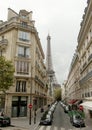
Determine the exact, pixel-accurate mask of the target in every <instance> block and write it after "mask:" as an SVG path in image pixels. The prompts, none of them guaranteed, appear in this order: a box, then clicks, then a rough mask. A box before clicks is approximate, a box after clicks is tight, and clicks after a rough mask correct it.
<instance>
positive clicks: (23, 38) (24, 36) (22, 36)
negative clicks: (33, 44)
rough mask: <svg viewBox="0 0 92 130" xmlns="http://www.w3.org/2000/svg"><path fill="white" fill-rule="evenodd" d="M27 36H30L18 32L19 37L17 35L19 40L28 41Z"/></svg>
mask: <svg viewBox="0 0 92 130" xmlns="http://www.w3.org/2000/svg"><path fill="white" fill-rule="evenodd" d="M29 36H30V35H29V33H28V32H23V31H19V35H18V38H19V40H22V41H29V40H30V37H29Z"/></svg>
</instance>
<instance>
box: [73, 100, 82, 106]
mask: <svg viewBox="0 0 92 130" xmlns="http://www.w3.org/2000/svg"><path fill="white" fill-rule="evenodd" d="M81 103H82V100H77V101H76V102H75V103H74V104H75V105H79V104H81Z"/></svg>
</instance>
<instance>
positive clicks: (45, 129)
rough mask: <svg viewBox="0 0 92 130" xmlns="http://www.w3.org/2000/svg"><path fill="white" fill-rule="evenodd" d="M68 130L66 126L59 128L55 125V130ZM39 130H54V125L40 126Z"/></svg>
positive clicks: (76, 129)
mask: <svg viewBox="0 0 92 130" xmlns="http://www.w3.org/2000/svg"><path fill="white" fill-rule="evenodd" d="M58 129H59V130H66V129H65V128H63V127H62V128H58V127H56V126H54V127H53V130H58ZM39 130H52V126H44V125H43V126H40V128H39ZM67 130H79V129H78V128H74V129H67Z"/></svg>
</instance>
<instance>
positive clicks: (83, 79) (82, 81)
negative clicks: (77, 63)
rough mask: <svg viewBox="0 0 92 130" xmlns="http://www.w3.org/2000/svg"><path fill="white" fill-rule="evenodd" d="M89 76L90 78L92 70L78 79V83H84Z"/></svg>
mask: <svg viewBox="0 0 92 130" xmlns="http://www.w3.org/2000/svg"><path fill="white" fill-rule="evenodd" d="M90 78H92V71H90V72H89V73H88V74H87V75H86V76H85V77H83V78H82V79H81V80H80V81H79V83H80V85H81V84H84V83H85V82H86V81H87V80H89V79H90Z"/></svg>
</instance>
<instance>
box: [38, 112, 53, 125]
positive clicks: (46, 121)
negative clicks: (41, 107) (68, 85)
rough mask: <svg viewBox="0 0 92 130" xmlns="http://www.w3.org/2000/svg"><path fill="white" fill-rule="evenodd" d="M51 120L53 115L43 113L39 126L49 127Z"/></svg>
mask: <svg viewBox="0 0 92 130" xmlns="http://www.w3.org/2000/svg"><path fill="white" fill-rule="evenodd" d="M52 120H53V113H52V111H50V110H47V111H46V112H44V114H43V116H42V117H41V120H40V125H51V124H52Z"/></svg>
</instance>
